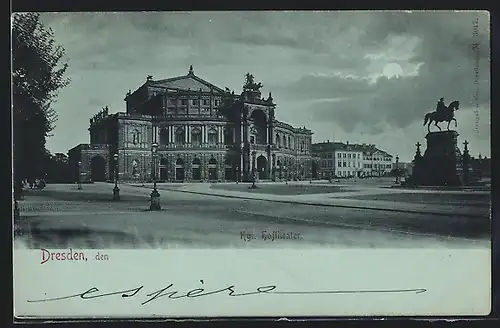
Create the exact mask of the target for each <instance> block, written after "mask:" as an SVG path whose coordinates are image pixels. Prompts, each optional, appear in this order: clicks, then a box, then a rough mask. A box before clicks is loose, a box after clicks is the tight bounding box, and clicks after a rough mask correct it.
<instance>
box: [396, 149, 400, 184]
mask: <svg viewBox="0 0 500 328" xmlns="http://www.w3.org/2000/svg"><path fill="white" fill-rule="evenodd" d="M395 173H396V181H395V183H396V184H399V156H398V155H396V172H395Z"/></svg>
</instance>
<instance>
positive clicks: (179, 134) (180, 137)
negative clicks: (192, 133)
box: [175, 128, 186, 145]
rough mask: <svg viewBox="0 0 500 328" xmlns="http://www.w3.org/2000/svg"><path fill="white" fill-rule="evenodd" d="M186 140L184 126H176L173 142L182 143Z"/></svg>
mask: <svg viewBox="0 0 500 328" xmlns="http://www.w3.org/2000/svg"><path fill="white" fill-rule="evenodd" d="M185 142H186V134H185V133H184V128H177V129H176V130H175V144H176V145H183V144H184V143H185Z"/></svg>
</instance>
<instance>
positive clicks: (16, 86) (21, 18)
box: [12, 13, 69, 199]
mask: <svg viewBox="0 0 500 328" xmlns="http://www.w3.org/2000/svg"><path fill="white" fill-rule="evenodd" d="M63 56H64V48H63V47H61V46H58V45H56V44H55V41H54V34H53V32H52V30H51V29H50V28H46V27H45V26H44V25H43V24H42V23H41V22H40V17H39V14H37V13H16V14H13V15H12V91H13V99H12V100H13V145H14V147H13V148H14V154H13V155H14V182H15V188H14V194H15V196H16V199H17V198H18V197H19V194H20V191H21V181H22V180H23V179H25V178H32V179H33V178H37V177H40V176H41V174H42V173H43V172H44V167H43V163H45V162H46V161H44V158H46V157H45V156H46V150H45V141H46V138H47V137H48V136H49V135H50V132H51V131H52V130H53V129H54V127H55V122H56V120H57V113H56V112H55V111H54V110H53V108H52V104H53V103H54V101H55V100H56V97H57V91H58V90H60V89H61V88H63V87H65V86H67V85H68V83H69V79H67V78H64V74H65V72H66V69H67V67H68V64H67V63H61V59H62V58H63Z"/></svg>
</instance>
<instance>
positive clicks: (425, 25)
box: [279, 12, 490, 131]
mask: <svg viewBox="0 0 500 328" xmlns="http://www.w3.org/2000/svg"><path fill="white" fill-rule="evenodd" d="M477 17H480V27H479V34H478V35H477V36H474V35H473V27H472V26H473V23H472V22H473V20H474V19H475V18H477ZM488 24H489V22H488V18H487V16H486V15H484V14H482V15H479V16H478V14H477V13H451V12H446V13H411V14H410V13H397V14H396V13H377V14H373V15H372V16H371V17H370V20H369V23H368V25H367V26H366V30H365V31H364V33H362V34H360V37H359V39H358V40H357V41H358V42H359V44H360V45H365V46H369V47H371V49H374V48H376V47H379V51H380V52H384V50H385V47H387V46H388V45H389V43H390V40H391V39H392V38H394V37H406V38H415V37H416V38H418V40H419V42H418V43H417V45H416V47H415V48H414V50H413V53H411V54H410V55H411V56H410V57H409V58H408V61H409V62H410V63H413V64H417V63H421V66H420V67H419V71H418V75H416V76H407V77H399V78H391V79H388V78H385V77H382V78H379V79H378V80H377V81H376V82H375V83H372V82H370V81H369V80H367V79H353V78H345V77H341V76H330V77H325V76H305V77H303V78H302V79H300V80H299V81H297V82H295V83H292V84H289V85H288V86H287V87H284V88H282V89H280V91H279V92H280V94H281V93H282V94H283V95H285V94H286V95H288V96H292V97H293V96H297V97H311V98H342V101H340V102H335V103H332V102H329V101H325V102H323V103H314V104H312V105H311V106H310V111H312V112H313V119H315V120H319V121H323V120H331V121H333V122H336V123H337V124H338V125H339V126H341V127H343V128H345V129H346V131H352V130H353V129H355V128H356V126H357V125H358V124H363V125H364V126H365V127H364V128H366V127H370V126H371V125H373V124H376V123H378V122H389V123H390V124H391V126H393V127H399V128H404V127H407V126H409V125H410V124H412V123H413V122H415V121H416V120H420V119H421V118H422V115H423V114H424V113H425V112H428V111H430V110H433V107H434V106H435V103H436V101H437V99H439V98H440V97H444V98H445V99H446V100H447V101H448V102H451V101H452V100H455V99H457V100H459V101H460V102H461V106H462V109H464V108H465V109H466V108H469V109H471V108H473V107H475V106H476V104H477V105H479V106H481V107H483V106H484V107H488V108H489V98H490V76H489V71H490V64H489V32H488V28H489V26H488ZM474 43H477V44H479V47H478V49H479V51H478V52H477V54H476V53H474V51H473V47H472V45H473V44H474ZM360 55H362V54H360ZM476 61H478V62H477V63H476ZM476 66H478V69H479V81H477V82H478V83H477V84H476V83H475V71H474V70H475V67H476ZM476 91H478V92H479V99H478V101H476V100H474V97H475V94H476ZM360 128H363V127H360Z"/></svg>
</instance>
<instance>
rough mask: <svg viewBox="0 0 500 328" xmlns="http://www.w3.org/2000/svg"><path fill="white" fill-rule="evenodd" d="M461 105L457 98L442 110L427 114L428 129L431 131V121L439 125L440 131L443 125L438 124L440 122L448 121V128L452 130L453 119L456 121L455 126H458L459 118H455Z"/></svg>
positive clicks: (425, 121)
mask: <svg viewBox="0 0 500 328" xmlns="http://www.w3.org/2000/svg"><path fill="white" fill-rule="evenodd" d="M459 106H460V102H459V101H458V100H455V101H453V102H451V103H450V104H449V105H448V107H446V108H443V110H442V112H437V111H433V112H430V113H427V114H425V118H424V125H426V124H427V131H429V132H431V123H432V122H434V125H435V126H437V128H438V129H439V131H441V127H440V126H439V125H438V123H440V122H448V127H447V129H448V130H450V123H451V121H455V127H457V120H456V119H455V110H457V109H458V108H459Z"/></svg>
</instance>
